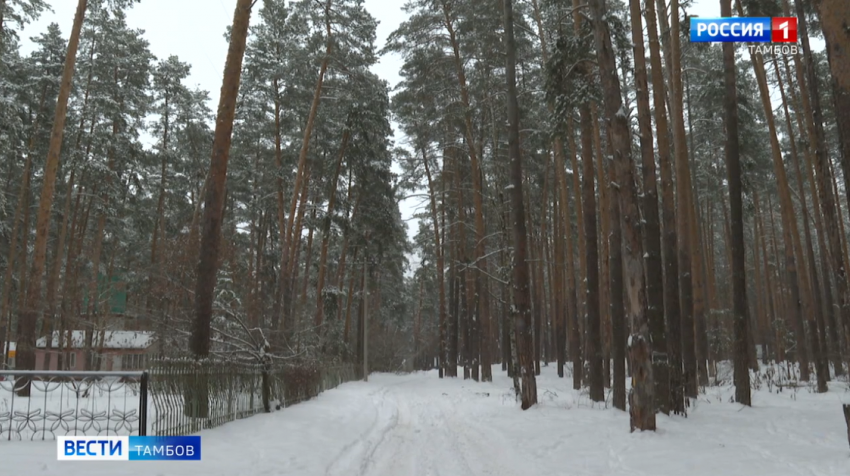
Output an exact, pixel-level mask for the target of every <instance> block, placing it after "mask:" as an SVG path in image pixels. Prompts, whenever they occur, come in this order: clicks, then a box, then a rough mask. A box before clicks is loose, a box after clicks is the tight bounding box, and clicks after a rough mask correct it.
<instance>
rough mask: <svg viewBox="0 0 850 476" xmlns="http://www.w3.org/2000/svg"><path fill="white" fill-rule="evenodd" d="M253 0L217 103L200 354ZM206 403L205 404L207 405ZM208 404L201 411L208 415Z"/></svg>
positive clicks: (238, 17)
mask: <svg viewBox="0 0 850 476" xmlns="http://www.w3.org/2000/svg"><path fill="white" fill-rule="evenodd" d="M252 5H253V1H252V0H237V1H236V10H235V11H234V13H233V28H232V29H231V32H230V47H229V48H228V50H227V60H226V62H225V65H224V78H223V80H222V86H221V97H220V99H219V104H218V114H217V117H216V122H215V123H216V127H215V135H214V137H213V147H212V157H211V159H210V186H209V188H207V191H206V196H205V197H204V223H203V232H202V233H201V247H200V259H199V261H198V275H197V281H196V284H195V318H194V321H193V323H192V336H191V340H190V347H191V351H192V353H193V354H195V356H197V357H199V358H203V357H206V356H207V355H209V352H210V341H211V334H210V324H211V322H212V311H213V309H212V308H213V299H214V293H215V282H216V275H217V272H218V259H219V248H220V243H221V225H222V215H223V213H224V198H225V194H224V190H225V183H226V181H227V160H228V158H229V156H230V139H231V134H232V132H233V118H234V116H235V113H236V99H237V96H238V93H239V82H240V79H241V76H242V59H243V57H244V55H245V43H246V40H247V37H248V24H249V22H250V19H251V6H252ZM204 407H205V405H204ZM203 410H206V408H202V412H201V415H199V416H205V412H203Z"/></svg>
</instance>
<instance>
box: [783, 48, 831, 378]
mask: <svg viewBox="0 0 850 476" xmlns="http://www.w3.org/2000/svg"><path fill="white" fill-rule="evenodd" d="M773 69H774V72H775V74H776V79H777V82H778V85H779V86H778V87H779V93H780V96H781V98H782V108H783V112H784V114H785V125H786V127H787V128H788V134H789V135H790V140H789V143H790V145H791V158H792V161H793V163H794V169H795V172H796V174H797V194H798V195H799V196H800V210H801V211H802V213H803V232H804V234H805V239H806V246H805V248H806V260H807V263H806V265H807V266H806V269H807V270H808V272H809V278H810V282H811V286H812V289H811V293H810V296H811V300H812V305H813V311H814V313H815V320H816V324H817V329H818V334H822V335H820V339H821V341H822V342H823V344H824V349H822V352H821V354H822V355H826V354H830V356H831V357H832V360H833V364H834V365H835V373H836V375H842V374H843V373H844V372H843V366H842V362H841V357H840V353H838V352H837V350H838V349H837V348H836V347H832V350H833V353H829V352H828V351H827V349H828V348H830V345H828V344H827V343H828V342H829V341H828V339H827V336H826V325H825V319H824V314H826V313H829V314H833V315H834V313H833V310H832V309H831V308H830V309H827V308H824V305H823V301H822V297H821V296H822V295H823V289H822V288H821V280H820V276H819V272H818V271H819V270H818V266H817V262H816V261H815V252H814V243H813V240H812V232H811V226H810V218H809V205H808V200H807V198H806V191H805V187H804V184H805V182H806V180H805V177H804V176H803V173H802V168H801V166H800V157H799V154H798V153H797V139H796V137H794V127H793V125H792V123H791V114H790V113H789V112H788V98H787V96H786V94H785V87H784V85H783V81H782V75H781V74H780V72H779V64H778V62H777V61H776V58H774V59H773ZM813 184H814V181H812V185H813ZM812 196H813V197H814V198H815V200H817V197H816V192H815V190H814V189H812ZM817 204H818V205H819V203H817ZM819 209H820V207H819V206H816V207H815V208H814V213H816V214H818V215H820V210H819ZM818 219H819V218H818ZM821 249H822V250H825V247H824V248H821ZM801 265H803V264H802V263H801ZM827 284H828V283H827ZM826 292H827V293H829V294H830V299H829V302H830V303H831V302H832V298H831V294H832V292H831V291H830V290H826ZM830 307H831V305H830ZM833 320H834V317H833ZM837 343H838V339H837V337H836V339H835V341H834V345H836V346H837ZM818 369H819V370H820V371H821V372H823V369H824V365H823V363H821V364H820V367H818ZM828 369H829V366H828V365H827V366H826V370H827V375H824V376H823V378H825V379H826V380H829V375H828V374H829V370H828ZM819 380H820V376H819Z"/></svg>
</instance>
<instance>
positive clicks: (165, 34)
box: [21, 0, 720, 264]
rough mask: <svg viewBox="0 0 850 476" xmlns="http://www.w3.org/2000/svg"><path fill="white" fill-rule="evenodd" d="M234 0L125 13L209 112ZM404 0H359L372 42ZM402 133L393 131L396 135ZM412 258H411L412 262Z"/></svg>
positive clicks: (49, 18)
mask: <svg viewBox="0 0 850 476" xmlns="http://www.w3.org/2000/svg"><path fill="white" fill-rule="evenodd" d="M48 3H49V4H50V5H51V6H52V8H53V12H46V13H45V14H44V15H42V17H41V18H40V19H39V20H38V21H37V22H35V23H33V24H30V25H29V26H28V27H27V28H26V29H25V31H24V32H23V35H21V37H22V39H23V50H24V51H23V52H24V54H28V53H29V51H31V50H32V48H33V44H32V43H31V42H30V41H29V38H30V37H33V36H36V35H38V34H40V33H41V32H43V31H45V30H46V29H47V25H48V24H50V23H54V22H55V23H57V24H58V25H59V27H60V29H61V30H62V34H63V35H64V36H65V37H66V38H67V35H68V32H69V31H70V30H71V25H72V24H73V21H74V11H75V9H76V5H77V1H76V0H48ZM235 4H236V2H235V1H234V0H142V1H141V3H139V4H137V5H135V6H134V7H133V8H132V9H131V10H130V11H129V12H128V13H127V22H128V24H129V25H130V27H132V28H139V29H142V30H145V35H144V37H145V38H146V39H147V40H148V41H149V42H150V50H151V52H152V53H153V54H154V55H156V57H157V58H167V57H168V56H169V55H177V56H178V57H179V58H180V60H181V61H184V62H187V63H189V64H190V65H191V66H192V73H191V75H190V77H189V85H194V86H198V87H200V88H201V89H205V90H207V91H209V92H210V96H211V101H210V109H211V110H212V111H213V112H215V110H216V108H217V105H218V96H219V90H220V89H221V77H222V73H223V71H224V60H225V55H226V53H227V44H226V43H225V40H224V36H223V34H224V31H225V28H226V27H227V26H228V25H230V24H231V23H232V21H233V10H234V7H235ZM403 4H404V0H365V5H366V9H367V10H368V11H369V13H371V14H372V15H373V16H374V17H375V18H377V19H378V22H379V23H378V31H377V37H378V38H377V40H378V45H377V46H378V48H381V47H383V45H384V42H385V41H386V38H387V36H388V35H389V34H390V33H391V32H392V31H393V30H395V29H396V28H397V27H398V26H399V24H401V22H402V21H404V19H405V17H406V15H405V13H404V12H403V11H402V9H401V8H402V5H403ZM689 12H690V13H691V14H693V15H699V16H701V17H719V16H720V2H719V0H696V2H695V5H693V6H692V7H691V8H690V9H689ZM400 66H401V60H400V58H399V57H398V55H395V54H392V55H387V56H384V57H382V58H381V59H380V61H379V62H378V64H376V65H375V67H374V68H373V71H374V72H375V74H377V75H379V76H380V77H382V78H384V79H386V80H387V82H389V84H390V86H395V85H396V84H397V83H398V81H399V79H400V78H399V75H398V71H399V68H400ZM401 140H402V137H401V136H400V135H399V134H396V141H397V142H400V141H401ZM401 205H402V206H401V212H402V216H403V217H404V218H405V220H409V219H410V217H411V216H412V215H413V214H414V213H415V212H416V211H417V210H418V209H422V208H423V207H424V206H426V205H427V203H426V202H425V201H424V200H422V199H409V200H406V201H405V202H403V203H402V204H401ZM416 230H417V226H416V224H415V221H408V235H411V236H412V235H414V234H415V233H416ZM412 264H413V263H412Z"/></svg>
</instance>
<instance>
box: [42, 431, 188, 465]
mask: <svg viewBox="0 0 850 476" xmlns="http://www.w3.org/2000/svg"><path fill="white" fill-rule="evenodd" d="M56 459H57V460H59V461H200V459H201V437H200V436H60V437H58V438H57V439H56Z"/></svg>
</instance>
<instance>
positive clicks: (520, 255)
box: [504, 0, 537, 410]
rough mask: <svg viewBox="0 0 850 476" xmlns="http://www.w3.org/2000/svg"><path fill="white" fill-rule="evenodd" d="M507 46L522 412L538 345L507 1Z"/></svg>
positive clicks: (533, 391)
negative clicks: (533, 330)
mask: <svg viewBox="0 0 850 476" xmlns="http://www.w3.org/2000/svg"><path fill="white" fill-rule="evenodd" d="M504 12H505V46H506V49H507V66H506V77H507V101H508V105H507V108H508V153H509V154H510V177H511V181H510V187H509V190H508V192H509V196H510V201H511V220H512V221H513V238H514V246H513V287H514V292H513V305H512V306H511V309H512V312H513V314H514V333H515V336H516V352H517V357H518V367H519V368H518V369H517V374H518V375H519V379H520V381H521V383H522V387H521V389H520V394H521V396H522V409H523V410H527V409H528V408H530V407H531V406H532V405H534V404H536V403H537V380H536V378H535V376H534V362H533V360H534V342H533V340H532V336H531V326H530V325H529V324H530V323H529V320H530V317H531V296H530V293H529V269H528V262H527V261H526V255H527V252H528V242H527V240H528V237H527V232H526V228H525V208H524V205H523V200H522V199H523V195H522V188H523V184H522V156H521V152H520V144H519V104H518V101H517V87H516V41H515V40H514V14H513V0H504Z"/></svg>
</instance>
